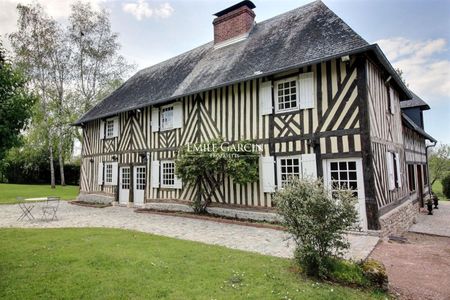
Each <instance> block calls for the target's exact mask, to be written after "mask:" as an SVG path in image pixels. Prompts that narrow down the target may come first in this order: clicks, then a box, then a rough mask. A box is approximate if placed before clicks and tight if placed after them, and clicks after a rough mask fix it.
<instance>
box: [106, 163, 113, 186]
mask: <svg viewBox="0 0 450 300" xmlns="http://www.w3.org/2000/svg"><path fill="white" fill-rule="evenodd" d="M112 183H113V165H112V163H106V164H105V184H112Z"/></svg>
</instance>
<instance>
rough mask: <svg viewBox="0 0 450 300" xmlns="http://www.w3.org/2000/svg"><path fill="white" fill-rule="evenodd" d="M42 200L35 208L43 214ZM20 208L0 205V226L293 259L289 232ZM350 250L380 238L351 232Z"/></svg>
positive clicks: (357, 253)
mask: <svg viewBox="0 0 450 300" xmlns="http://www.w3.org/2000/svg"><path fill="white" fill-rule="evenodd" d="M39 205H40V204H39V203H37V206H36V207H35V208H34V210H33V212H34V215H35V217H36V216H40V215H39V212H40V207H39ZM19 215H20V209H19V207H18V206H17V205H0V227H23V228H61V227H108V228H121V229H130V230H137V231H141V232H147V233H152V234H156V235H162V236H167V237H172V238H178V239H183V240H191V241H197V242H202V243H206V244H215V245H221V246H225V247H228V248H233V249H239V250H244V251H251V252H257V253H261V254H265V255H271V256H278V257H286V258H290V257H292V256H293V249H294V243H293V241H292V239H291V238H289V235H288V234H287V233H286V232H283V231H280V230H275V229H268V228H257V227H250V226H242V225H235V224H226V223H219V222H214V221H207V220H198V219H192V218H183V217H174V216H165V215H157V214H139V213H135V212H134V210H133V209H132V208H126V207H117V206H115V207H107V208H90V207H81V206H77V205H71V204H68V203H67V202H61V204H60V207H59V210H58V218H59V219H58V220H57V221H49V222H45V221H41V220H34V221H17V218H18V216H19ZM348 238H349V241H350V243H351V249H350V251H349V253H348V254H347V258H351V259H354V260H361V259H365V258H366V257H367V256H368V255H369V254H370V252H371V251H372V250H373V248H374V247H375V246H376V244H377V242H378V240H379V239H378V237H374V236H365V235H352V234H351V235H348Z"/></svg>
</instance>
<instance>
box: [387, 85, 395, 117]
mask: <svg viewBox="0 0 450 300" xmlns="http://www.w3.org/2000/svg"><path fill="white" fill-rule="evenodd" d="M387 92H388V106H389V112H390V113H391V114H392V115H393V114H395V93H394V89H393V88H392V87H387Z"/></svg>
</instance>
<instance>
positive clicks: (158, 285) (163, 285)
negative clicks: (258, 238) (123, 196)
mask: <svg viewBox="0 0 450 300" xmlns="http://www.w3.org/2000/svg"><path fill="white" fill-rule="evenodd" d="M237 238H238V237H237ZM0 241H1V243H0V257H1V259H0V278H1V280H0V299H372V298H375V299H380V298H384V297H386V295H384V294H376V293H370V292H367V291H360V290H356V289H351V288H346V287H341V286H337V285H331V284H325V283H316V282H314V281H310V280H307V279H305V278H303V277H302V276H300V275H298V274H297V273H295V272H294V271H292V270H293V269H294V268H293V267H292V262H291V261H290V260H287V259H281V258H274V257H269V256H263V255H258V254H252V253H249V252H244V251H238V250H230V249H227V248H224V247H219V246H212V245H206V244H200V243H195V242H189V241H182V240H177V239H171V238H166V237H159V236H154V235H150V234H145V233H138V232H134V231H126V230H118V229H94V228H90V229H0Z"/></svg>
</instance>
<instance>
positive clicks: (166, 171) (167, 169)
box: [161, 161, 175, 187]
mask: <svg viewBox="0 0 450 300" xmlns="http://www.w3.org/2000/svg"><path fill="white" fill-rule="evenodd" d="M161 179H162V182H161V186H162V187H173V186H174V185H175V163H174V162H173V161H163V162H161Z"/></svg>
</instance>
